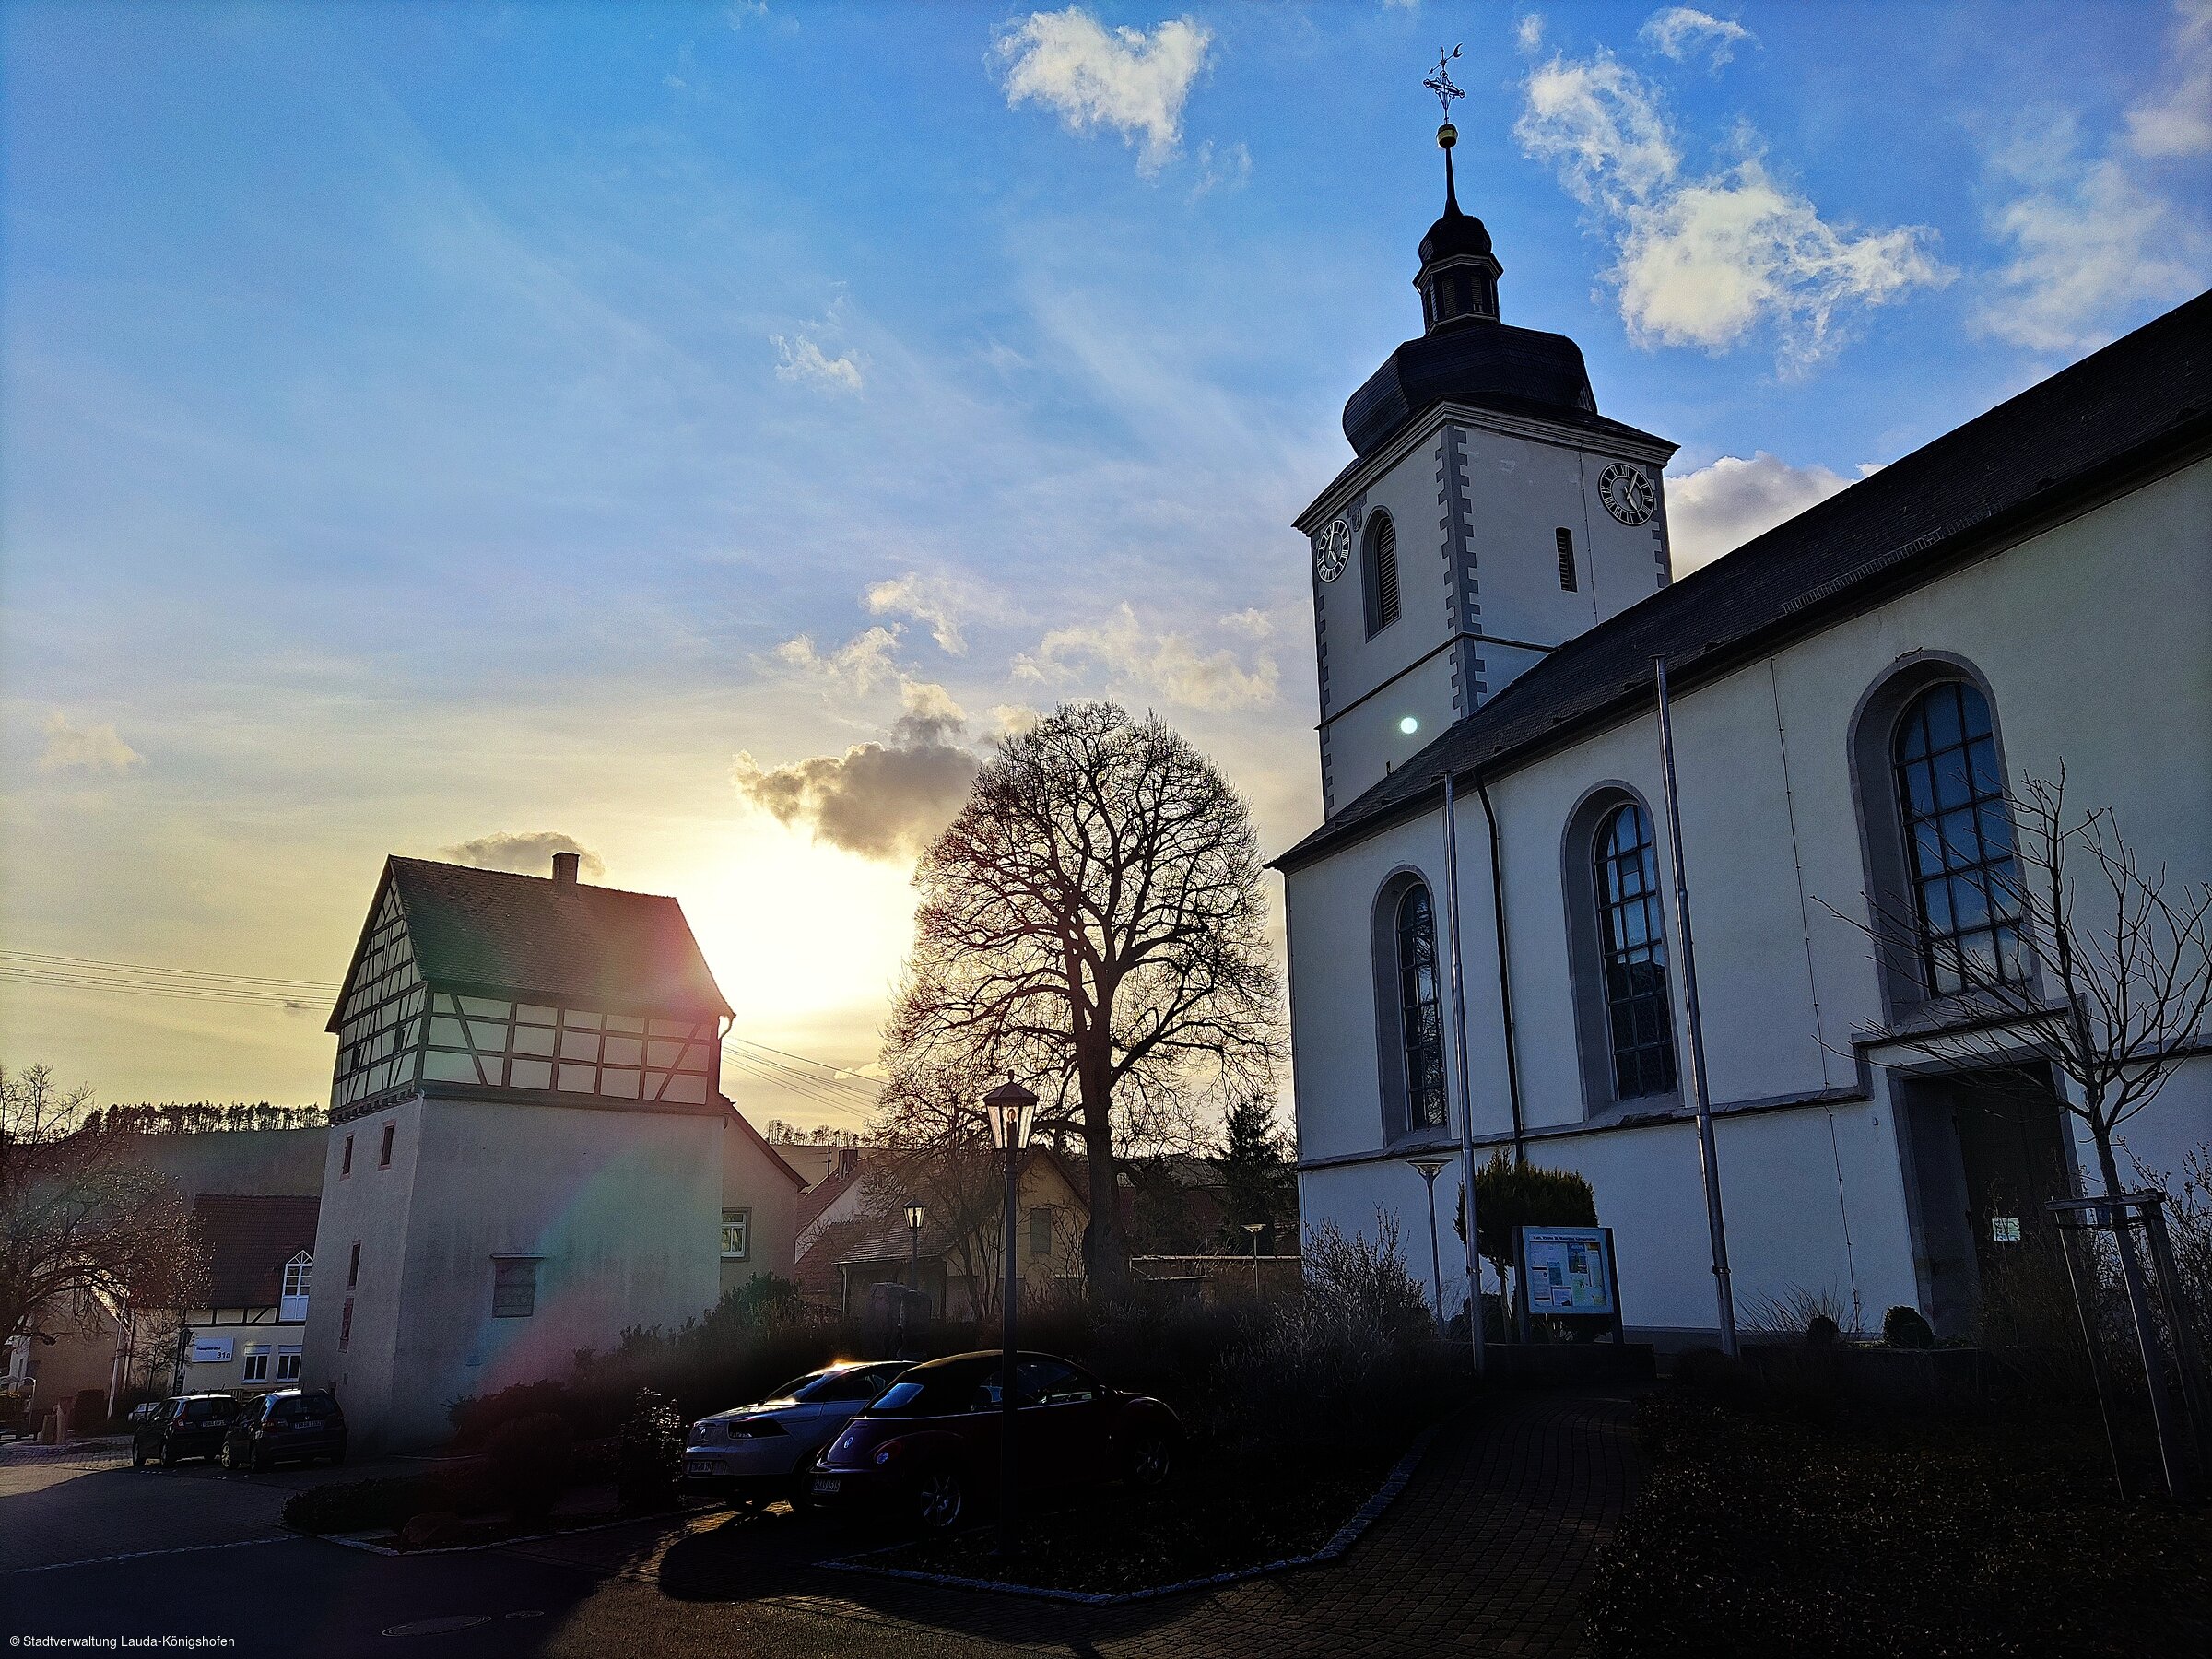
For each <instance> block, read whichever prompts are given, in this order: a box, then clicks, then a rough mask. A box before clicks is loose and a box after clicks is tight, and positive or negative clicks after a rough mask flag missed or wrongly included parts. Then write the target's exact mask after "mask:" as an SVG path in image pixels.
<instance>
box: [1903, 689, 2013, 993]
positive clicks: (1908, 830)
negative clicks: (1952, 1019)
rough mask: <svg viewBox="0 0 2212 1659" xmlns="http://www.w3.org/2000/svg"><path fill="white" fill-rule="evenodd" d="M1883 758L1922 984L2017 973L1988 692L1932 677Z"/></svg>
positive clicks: (2007, 833) (2009, 862) (2008, 853)
mask: <svg viewBox="0 0 2212 1659" xmlns="http://www.w3.org/2000/svg"><path fill="white" fill-rule="evenodd" d="M1890 762H1891V766H1892V768H1893V771H1894V774H1895V777H1896V781H1897V803H1898V810H1899V812H1900V814H1901V816H1902V818H1903V820H1904V844H1905V856H1906V865H1907V869H1906V881H1907V885H1908V887H1909V888H1910V889H1911V891H1912V919H1913V924H1914V933H1915V938H1916V941H1917V944H1918V947H1919V953H1920V971H1921V973H1922V975H1923V982H1924V985H1925V986H1926V988H1927V991H1928V993H1929V994H1931V995H1935V996H1947V995H1951V994H1955V993H1957V992H1959V991H1963V990H1967V989H1969V988H1971V987H1972V986H1974V985H1986V984H1992V983H1996V984H2018V983H2019V982H2021V981H2023V980H2025V979H2026V978H2027V969H2026V965H2025V963H2024V961H2023V957H2022V951H2021V944H2020V894H2019V871H2018V865H2016V864H2015V862H2014V860H2013V833H2012V812H2011V809H2010V807H2008V806H2006V800H2005V772H2004V769H2003V768H2002V767H2001V766H2000V765H1999V764H1998V762H1997V744H1996V737H1995V735H1994V731H1993V729H1992V723H1991V720H1990V713H1989V702H1988V700H1987V699H1985V698H1984V697H1983V695H1982V693H1981V691H1980V690H1979V689H1977V688H1975V687H1973V686H1971V685H1970V684H1968V683H1967V682H1966V681H1964V680H1944V681H1941V682H1939V683H1938V684H1936V685H1934V686H1931V687H1930V688H1928V689H1927V690H1925V691H1924V692H1922V693H1921V694H1920V695H1919V696H1918V697H1916V698H1914V699H1913V700H1912V702H1910V703H1909V704H1907V705H1906V707H1905V711H1904V713H1903V715H1902V716H1901V717H1900V719H1899V721H1898V724H1897V734H1896V736H1895V737H1894V739H1893V740H1892V742H1891V753H1890Z"/></svg>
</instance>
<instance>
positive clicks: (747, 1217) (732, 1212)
mask: <svg viewBox="0 0 2212 1659" xmlns="http://www.w3.org/2000/svg"><path fill="white" fill-rule="evenodd" d="M733 1234H735V1240H734V1241H733V1238H732V1235H733ZM733 1243H734V1244H735V1248H733ZM722 1259H723V1260H724V1261H725V1262H749V1261H751V1260H752V1259H753V1210H752V1206H750V1205H744V1206H739V1207H737V1208H735V1209H725V1210H724V1211H723V1212H722Z"/></svg>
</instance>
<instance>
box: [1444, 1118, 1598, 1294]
mask: <svg viewBox="0 0 2212 1659" xmlns="http://www.w3.org/2000/svg"><path fill="white" fill-rule="evenodd" d="M1596 1225H1597V1195H1596V1194H1594V1193H1593V1192H1592V1191H1591V1190H1590V1183H1589V1182H1587V1181H1586V1180H1584V1179H1583V1177H1582V1176H1580V1175H1578V1174H1576V1173H1575V1172H1574V1171H1572V1170H1547V1169H1545V1168H1543V1167H1542V1166H1541V1165H1538V1164H1532V1163H1521V1162H1518V1161H1516V1160H1515V1159H1512V1158H1510V1157H1508V1156H1507V1155H1506V1153H1505V1152H1503V1151H1502V1150H1500V1151H1497V1152H1493V1153H1491V1154H1490V1158H1489V1161H1488V1163H1486V1164H1484V1165H1483V1166H1482V1168H1481V1169H1479V1170H1477V1171H1475V1249H1476V1253H1477V1254H1478V1255H1480V1256H1481V1257H1482V1258H1483V1259H1484V1260H1485V1261H1487V1262H1488V1263H1489V1265H1490V1266H1491V1267H1492V1269H1494V1270H1495V1271H1496V1273H1497V1275H1498V1283H1499V1284H1500V1286H1502V1285H1503V1284H1504V1283H1505V1278H1506V1272H1507V1270H1508V1269H1509V1268H1510V1267H1512V1262H1513V1241H1514V1239H1515V1238H1516V1237H1517V1236H1518V1235H1519V1233H1520V1230H1521V1229H1522V1228H1524V1227H1595V1226H1596ZM1453 1227H1454V1228H1455V1229H1456V1230H1457V1231H1458V1233H1459V1236H1460V1238H1461V1239H1463V1240H1464V1239H1465V1238H1466V1236H1467V1204H1466V1195H1465V1194H1464V1193H1463V1194H1461V1195H1460V1200H1459V1213H1458V1215H1457V1217H1456V1218H1454V1220H1453Z"/></svg>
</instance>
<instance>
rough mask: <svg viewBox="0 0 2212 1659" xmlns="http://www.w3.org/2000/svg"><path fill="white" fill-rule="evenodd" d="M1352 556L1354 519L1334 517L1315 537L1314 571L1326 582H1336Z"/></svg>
mask: <svg viewBox="0 0 2212 1659" xmlns="http://www.w3.org/2000/svg"><path fill="white" fill-rule="evenodd" d="M1351 556H1352V521H1351V520H1350V519H1348V518H1342V517H1338V518H1334V519H1331V520H1330V521H1329V524H1328V527H1327V528H1326V529H1324V530H1323V531H1322V533H1321V534H1320V535H1316V536H1315V537H1314V538H1313V573H1314V574H1315V575H1316V576H1318V577H1320V578H1321V579H1322V580H1323V581H1324V582H1334V581H1335V580H1336V578H1337V577H1339V576H1341V575H1343V574H1344V567H1345V562H1346V561H1347V559H1350V558H1351Z"/></svg>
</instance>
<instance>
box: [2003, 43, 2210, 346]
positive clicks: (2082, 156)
mask: <svg viewBox="0 0 2212 1659" xmlns="http://www.w3.org/2000/svg"><path fill="white" fill-rule="evenodd" d="M2174 11H2175V15H2176V23H2175V28H2174V32H2173V38H2172V42H2171V51H2170V52H2169V53H2167V58H2166V63H2167V65H2168V68H2167V75H2166V77H2165V79H2164V80H2163V81H2162V82H2161V84H2160V85H2159V87H2158V88H2154V89H2153V90H2152V91H2151V92H2149V93H2147V95H2146V96H2145V97H2143V98H2142V99H2140V100H2137V101H2136V103H2134V104H2132V105H2130V106H2129V108H2128V109H2127V111H2126V112H2125V114H2124V124H2125V127H2126V132H2125V135H2124V137H2123V136H2122V135H2117V134H2115V135H2113V136H2112V139H2111V140H2110V142H2108V144H2107V145H2106V146H2105V147H2104V151H2103V153H2102V154H2100V155H2099V154H2092V153H2088V151H2087V150H2086V149H2085V147H2084V145H2083V143H2082V140H2081V137H2080V135H2079V132H2078V129H2077V124H2076V122H2075V120H2074V119H2073V118H2072V117H2071V116H2070V115H2069V116H2062V117H2059V118H2056V119H2053V118H2052V117H2050V116H2048V115H2041V116H2038V117H2036V118H2034V120H2033V122H2032V124H2028V123H2023V128H2022V133H2021V135H2019V136H2018V137H2016V138H2015V139H2014V140H2013V141H2012V142H2010V143H2008V144H2006V145H2005V146H2004V147H2001V148H2000V149H1999V150H1998V151H1997V152H1996V154H1995V155H1994V156H1993V157H1992V159H1991V163H1990V171H1991V174H1992V177H1993V178H1994V180H1995V181H1996V182H1998V184H1999V187H2000V188H2001V189H2002V191H2003V192H2004V193H2005V197H2006V199H2005V200H2003V201H2002V203H2001V204H2000V205H1999V206H1996V207H1995V208H1994V209H1993V210H1992V212H1991V214H1990V228H1991V230H1992V232H1993V233H1994V235H1995V236H1996V237H1997V238H1998V239H1999V240H2000V241H2003V242H2005V243H2006V244H2008V245H2009V246H2010V248H2011V250H2012V253H2013V257H2012V258H2011V259H2010V260H2008V261H2007V262H2006V264H2005V265H2002V266H2000V267H1999V268H1998V269H1997V270H1996V271H1995V272H1994V273H1992V274H1991V276H1990V277H1989V278H1988V280H1987V283H1986V286H1985V288H1984V291H1983V294H1982V296H1981V298H1980V300H1979V301H1978V303H1977V304H1976V305H1975V307H1974V309H1973V312H1972V313H1971V323H1972V324H1973V326H1974V327H1975V329H1977V330H1978V331H1979V332H1981V333H1983V334H1985V335H1992V336H1994V337H1995V338H1997V339H2000V340H2005V341H2008V342H2010V343H2011V344H2013V345H2016V346H2024V347H2028V348H2029V349H2030V350H2031V351H2045V352H2065V351H2083V350H2088V349H2089V348H2091V347H2097V346H2100V345H2102V344H2104V343H2105V342H2106V341H2107V340H2110V339H2112V337H2113V336H2114V335H2117V334H2118V333H2120V332H2121V330H2122V329H2123V328H2124V327H2125V326H2127V325H2128V324H2130V323H2132V322H2134V321H2136V320H2139V318H2140V316H2141V314H2142V313H2143V312H2147V311H2152V310H2158V309H2162V308H2164V307H2165V306H2168V305H2171V304H2174V303H2176V302H2178V301H2180V300H2185V299H2187V298H2188V297H2189V296H2190V295H2192V294H2194V293H2195V292H2196V291H2197V290H2198V289H2200V288H2203V287H2204V286H2205V281H2206V275H2207V273H2212V232H2208V230H2207V227H2206V218H2205V215H2204V212H2203V210H2202V208H2201V206H2197V205H2196V202H2197V201H2200V200H2201V190H2200V192H2199V193H2198V195H2197V196H2196V197H2194V198H2190V197H2184V196H2181V195H2177V194H2174V193H2172V192H2170V191H2169V190H2168V189H2167V188H2166V187H2165V182H2164V181H2163V180H2162V179H2161V177H2160V176H2159V165H2158V164H2159V163H2160V162H2163V161H2171V160H2173V159H2179V158H2182V157H2187V156H2194V155H2201V154H2204V153H2206V151H2212V0H2182V3H2181V4H2180V5H2177V6H2175V8H2174ZM2199 183H2200V184H2201V181H2199Z"/></svg>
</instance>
